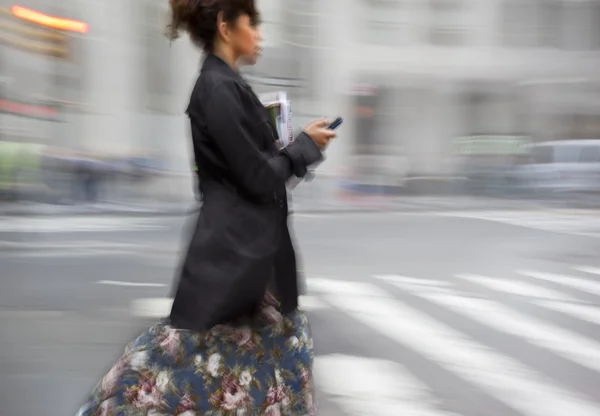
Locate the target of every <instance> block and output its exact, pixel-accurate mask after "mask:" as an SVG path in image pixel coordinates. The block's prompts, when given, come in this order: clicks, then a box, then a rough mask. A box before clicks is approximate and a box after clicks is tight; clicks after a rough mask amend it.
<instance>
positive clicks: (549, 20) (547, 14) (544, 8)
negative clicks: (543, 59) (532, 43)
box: [537, 0, 565, 48]
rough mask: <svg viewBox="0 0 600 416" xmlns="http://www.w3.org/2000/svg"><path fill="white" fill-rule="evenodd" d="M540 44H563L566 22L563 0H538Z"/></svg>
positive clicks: (551, 45)
mask: <svg viewBox="0 0 600 416" xmlns="http://www.w3.org/2000/svg"><path fill="white" fill-rule="evenodd" d="M538 8H539V9H538V14H537V17H538V21H537V27H538V34H537V35H538V45H539V46H541V47H547V48H559V47H562V44H563V29H564V23H565V17H564V4H563V2H562V0H538Z"/></svg>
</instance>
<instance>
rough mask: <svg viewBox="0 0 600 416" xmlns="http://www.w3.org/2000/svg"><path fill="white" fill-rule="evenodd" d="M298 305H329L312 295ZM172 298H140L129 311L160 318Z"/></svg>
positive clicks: (167, 311) (312, 307)
mask: <svg viewBox="0 0 600 416" xmlns="http://www.w3.org/2000/svg"><path fill="white" fill-rule="evenodd" d="M298 302H299V307H300V309H302V310H304V311H308V312H310V311H314V310H318V309H324V308H329V307H330V305H329V304H327V303H325V302H323V301H322V300H319V299H318V298H315V297H314V296H300V299H299V301H298ZM172 306H173V298H168V297H165V298H140V299H135V300H134V301H133V302H132V303H131V313H132V315H133V316H136V317H138V318H153V319H160V318H165V317H167V316H169V314H170V313H171V307H172Z"/></svg>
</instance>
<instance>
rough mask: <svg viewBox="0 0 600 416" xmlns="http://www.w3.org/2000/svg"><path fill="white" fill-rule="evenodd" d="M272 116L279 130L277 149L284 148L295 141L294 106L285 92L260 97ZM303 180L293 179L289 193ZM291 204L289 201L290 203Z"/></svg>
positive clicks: (288, 183)
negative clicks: (293, 126) (293, 125)
mask: <svg viewBox="0 0 600 416" xmlns="http://www.w3.org/2000/svg"><path fill="white" fill-rule="evenodd" d="M258 98H259V99H260V101H261V102H262V103H263V105H264V106H265V108H266V109H267V110H268V111H269V114H270V115H271V120H273V123H274V124H275V127H276V128H277V134H278V140H277V147H279V148H284V147H285V146H287V145H289V144H290V143H291V142H293V141H294V131H293V128H292V106H291V103H290V101H289V100H288V98H287V94H286V93H285V91H275V92H270V93H266V94H261V95H259V97H258ZM300 182H302V178H297V177H295V176H294V177H292V178H291V179H289V180H288V182H287V184H286V185H287V189H288V192H291V191H292V190H293V189H294V188H295V187H296V186H297V185H298V184H299V183H300ZM288 202H289V201H288Z"/></svg>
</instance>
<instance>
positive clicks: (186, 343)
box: [80, 0, 335, 416]
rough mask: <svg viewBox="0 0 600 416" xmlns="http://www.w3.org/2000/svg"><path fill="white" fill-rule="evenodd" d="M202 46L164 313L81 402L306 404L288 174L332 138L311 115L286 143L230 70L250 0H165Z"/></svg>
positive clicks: (252, 29)
mask: <svg viewBox="0 0 600 416" xmlns="http://www.w3.org/2000/svg"><path fill="white" fill-rule="evenodd" d="M171 8H172V17H173V20H172V23H171V25H170V32H169V35H170V38H171V39H175V38H176V37H177V36H178V34H179V31H180V30H185V31H186V32H187V33H188V34H189V35H190V37H191V39H192V40H193V41H194V42H195V43H196V44H197V45H198V46H200V47H202V49H204V51H205V52H206V54H207V56H206V58H205V61H204V63H203V66H202V70H201V73H200V75H199V77H198V80H197V82H196V85H195V87H194V89H193V92H192V96H191V99H190V103H189V106H188V109H187V114H188V115H189V117H190V121H191V127H192V137H193V145H194V154H195V158H196V165H197V173H198V177H199V183H200V192H201V193H202V196H203V206H202V211H201V213H200V215H199V217H198V220H197V223H196V226H195V230H194V234H193V237H192V239H191V242H190V245H189V250H188V253H187V256H186V258H185V260H184V262H183V264H182V267H181V275H180V279H179V284H178V287H177V290H176V292H175V299H174V303H173V307H172V311H171V314H170V317H169V319H168V320H166V321H165V322H162V323H160V324H158V325H156V326H154V327H152V328H151V329H149V330H148V331H146V332H145V333H144V334H142V335H141V336H140V337H139V338H138V339H137V340H136V341H134V342H133V343H132V344H130V345H129V346H128V347H127V348H126V351H125V354H124V355H123V356H122V357H121V359H119V360H118V362H117V363H116V364H115V365H114V367H113V368H112V369H111V370H110V371H109V372H108V374H107V375H106V376H105V377H104V378H103V379H102V381H101V382H100V383H99V384H98V386H97V387H96V389H95V391H94V393H93V395H92V397H91V398H90V400H89V401H88V403H87V404H86V405H84V406H83V407H82V409H81V410H80V414H82V415H98V414H100V415H130V416H137V415H140V416H141V415H156V416H158V415H183V416H192V415H215V416H216V415H235V416H242V415H247V416H255V415H270V416H274V415H290V416H296V415H297V416H304V415H314V414H315V407H314V400H313V386H312V380H311V365H312V340H311V338H310V331H309V327H308V322H307V319H306V316H305V315H304V314H303V313H302V312H300V311H298V287H297V286H298V285H297V275H296V259H295V253H294V248H293V246H292V241H291V238H290V232H289V230H288V226H287V215H288V212H287V199H286V187H285V183H286V181H287V180H288V179H289V178H290V177H292V176H294V175H295V176H298V177H302V176H303V175H304V174H305V173H306V172H307V167H308V166H309V165H311V164H312V163H314V162H316V161H319V160H321V157H322V156H321V150H322V149H324V148H325V147H326V146H327V144H328V143H329V141H330V140H331V139H332V138H333V137H335V133H334V132H333V131H331V130H328V129H326V128H325V126H326V124H327V123H326V121H324V120H323V121H319V122H315V123H313V124H311V125H309V126H307V127H306V128H305V130H304V131H303V132H302V133H301V134H300V135H299V136H298V137H297V138H296V139H295V141H294V142H293V143H292V144H290V145H289V146H288V147H286V148H285V149H282V150H278V149H277V148H276V146H275V140H276V129H275V126H274V125H273V124H272V122H271V119H270V117H269V115H268V113H267V112H266V110H265V109H264V108H263V106H262V104H261V103H260V101H259V100H258V98H257V97H256V95H255V94H254V93H253V92H252V90H251V89H250V87H249V86H248V85H247V84H246V83H245V82H244V80H243V79H242V77H241V76H240V75H239V73H238V72H237V63H238V62H240V60H243V61H244V63H245V64H248V63H250V64H251V63H254V62H255V61H256V59H257V57H258V53H259V46H258V41H259V39H260V36H259V33H258V30H257V25H258V23H259V14H258V12H257V10H256V8H255V5H254V1H253V0H171Z"/></svg>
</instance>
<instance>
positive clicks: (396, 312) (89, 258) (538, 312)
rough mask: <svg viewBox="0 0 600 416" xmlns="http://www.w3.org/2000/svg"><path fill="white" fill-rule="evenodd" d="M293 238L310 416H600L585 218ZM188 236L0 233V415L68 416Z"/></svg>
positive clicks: (382, 222) (147, 223) (166, 287)
mask: <svg viewBox="0 0 600 416" xmlns="http://www.w3.org/2000/svg"><path fill="white" fill-rule="evenodd" d="M188 221H189V220H188ZM294 228H295V230H296V236H297V245H298V246H299V248H300V252H301V253H302V264H303V269H304V273H305V274H306V276H307V282H308V295H307V296H306V297H303V299H302V303H303V305H304V306H305V308H306V309H307V310H308V311H309V314H310V317H311V324H312V327H313V332H314V337H315V346H316V349H317V359H316V365H315V373H316V379H317V383H318V389H319V398H320V402H321V406H320V407H321V411H320V413H319V415H320V416H342V415H343V416H346V415H349V416H350V415H352V416H359V415H360V416H375V415H397V414H407V415H417V414H418V415H428V416H442V415H444V416H450V415H469V416H488V415H489V416H512V415H527V416H529V415H533V416H538V415H539V416H542V415H544V416H548V415H556V416H564V415H577V416H587V415H590V416H591V415H593V416H598V415H600V389H599V388H598V386H600V374H599V373H600V330H599V325H600V307H599V305H600V257H599V256H598V255H597V253H599V252H600V239H599V238H598V237H600V221H599V220H598V217H596V216H595V215H592V214H589V213H587V214H582V213H573V214H571V213H564V212H561V213H557V212H555V211H539V212H489V211H488V212H453V213H451V214H443V213H428V214H384V213H378V214H335V213H333V214H322V215H300V216H297V217H296V218H294ZM186 230H187V228H186V223H185V222H184V221H183V220H182V219H178V218H165V217H162V218H140V217H122V218H120V217H114V216H113V217H92V216H87V217H73V218H64V217H62V218H46V219H32V218H8V217H0V244H2V245H1V246H0V277H1V279H2V280H1V282H2V287H1V288H2V290H0V325H1V326H0V331H1V332H0V373H1V374H2V377H0V403H1V405H2V414H6V415H11V416H33V415H40V414H43V415H45V416H59V415H70V414H74V413H75V411H76V409H77V407H78V405H79V404H80V403H81V402H82V400H83V399H84V397H85V395H86V393H87V392H89V391H90V390H91V388H92V387H93V385H94V384H95V382H96V381H97V380H98V379H99V377H100V376H101V375H102V374H103V373H104V372H105V371H106V370H107V369H108V368H109V367H110V365H111V364H112V361H114V360H115V359H116V358H117V357H118V356H119V355H120V353H121V352H122V349H123V347H124V345H125V344H126V343H127V342H128V341H130V340H131V339H132V338H133V337H135V336H136V335H137V334H138V333H139V332H141V331H142V329H143V328H145V327H146V326H147V325H149V324H150V323H151V322H152V321H153V320H154V319H155V317H156V316H160V315H161V313H163V311H164V310H165V308H166V307H168V296H169V293H170V286H171V284H172V281H173V276H174V275H175V270H176V267H177V262H178V258H179V252H180V248H181V247H182V246H183V245H184V242H185V240H186V238H187V237H186ZM419 412H421V413H419Z"/></svg>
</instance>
